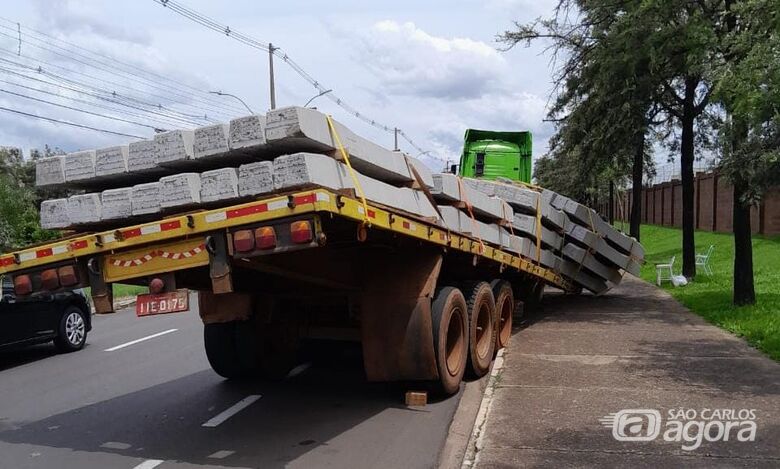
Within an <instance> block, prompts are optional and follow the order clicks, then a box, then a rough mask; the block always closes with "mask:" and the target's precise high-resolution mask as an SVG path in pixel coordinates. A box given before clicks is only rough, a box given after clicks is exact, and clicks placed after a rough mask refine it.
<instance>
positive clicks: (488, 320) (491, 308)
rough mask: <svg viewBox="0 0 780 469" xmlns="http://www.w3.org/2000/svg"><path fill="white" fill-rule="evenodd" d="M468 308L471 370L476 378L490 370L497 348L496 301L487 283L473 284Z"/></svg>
mask: <svg viewBox="0 0 780 469" xmlns="http://www.w3.org/2000/svg"><path fill="white" fill-rule="evenodd" d="M467 291H469V297H468V301H466V306H467V308H468V312H469V370H470V372H471V374H472V375H474V377H476V378H480V377H482V376H484V375H485V374H486V373H487V372H488V370H489V369H490V362H491V361H492V360H493V351H494V350H495V348H496V327H495V317H496V300H495V298H494V297H493V290H492V289H491V288H490V284H488V283H487V282H478V283H475V284H472V285H471V286H470V288H469V289H468V290H467Z"/></svg>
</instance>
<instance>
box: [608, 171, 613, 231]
mask: <svg viewBox="0 0 780 469" xmlns="http://www.w3.org/2000/svg"><path fill="white" fill-rule="evenodd" d="M607 211H609V224H610V225H614V224H615V183H614V182H612V181H609V203H608V204H607Z"/></svg>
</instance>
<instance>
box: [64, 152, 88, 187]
mask: <svg viewBox="0 0 780 469" xmlns="http://www.w3.org/2000/svg"><path fill="white" fill-rule="evenodd" d="M94 178H95V150H86V151H77V152H75V153H68V154H67V155H65V182H78V181H85V180H88V179H94Z"/></svg>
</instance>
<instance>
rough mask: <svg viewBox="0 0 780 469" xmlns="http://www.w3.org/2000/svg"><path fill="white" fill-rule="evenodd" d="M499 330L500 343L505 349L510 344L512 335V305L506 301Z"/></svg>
mask: <svg viewBox="0 0 780 469" xmlns="http://www.w3.org/2000/svg"><path fill="white" fill-rule="evenodd" d="M498 320H499V326H498V327H499V329H498V343H499V344H500V345H501V346H502V347H503V346H504V345H506V344H507V342H509V336H510V335H511V333H512V304H511V302H509V301H504V302H503V303H502V304H501V311H500V316H499V318H498Z"/></svg>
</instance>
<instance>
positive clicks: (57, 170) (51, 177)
mask: <svg viewBox="0 0 780 469" xmlns="http://www.w3.org/2000/svg"><path fill="white" fill-rule="evenodd" d="M64 183H65V157H64V156H62V155H56V156H50V157H47V158H40V159H38V160H36V161H35V185H36V186H38V187H44V186H56V185H59V184H64Z"/></svg>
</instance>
